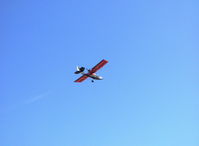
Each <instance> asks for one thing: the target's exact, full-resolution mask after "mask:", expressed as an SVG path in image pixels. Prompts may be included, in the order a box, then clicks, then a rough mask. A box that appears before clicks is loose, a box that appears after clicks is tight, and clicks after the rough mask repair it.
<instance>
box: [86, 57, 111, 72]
mask: <svg viewBox="0 0 199 146" xmlns="http://www.w3.org/2000/svg"><path fill="white" fill-rule="evenodd" d="M107 63H108V61H107V60H105V59H103V60H102V61H101V62H100V63H98V64H97V65H96V66H94V67H93V68H92V69H91V71H90V73H91V74H92V73H95V72H96V71H98V70H99V69H100V68H102V67H103V66H104V65H105V64H107Z"/></svg>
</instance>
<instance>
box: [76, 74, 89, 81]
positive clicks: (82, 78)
mask: <svg viewBox="0 0 199 146" xmlns="http://www.w3.org/2000/svg"><path fill="white" fill-rule="evenodd" d="M87 78H88V76H86V75H83V76H81V77H80V78H78V79H77V80H75V81H74V82H79V83H80V82H83V81H84V80H86V79H87Z"/></svg>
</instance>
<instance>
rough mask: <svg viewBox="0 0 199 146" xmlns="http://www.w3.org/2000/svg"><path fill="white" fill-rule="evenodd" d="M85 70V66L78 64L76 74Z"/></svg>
mask: <svg viewBox="0 0 199 146" xmlns="http://www.w3.org/2000/svg"><path fill="white" fill-rule="evenodd" d="M84 70H85V67H79V66H77V69H76V72H75V74H79V73H83V72H84Z"/></svg>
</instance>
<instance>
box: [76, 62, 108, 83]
mask: <svg viewBox="0 0 199 146" xmlns="http://www.w3.org/2000/svg"><path fill="white" fill-rule="evenodd" d="M107 63H108V61H107V60H105V59H103V60H102V61H100V62H99V63H98V64H97V65H96V66H94V67H93V68H92V69H91V70H90V69H87V70H88V73H85V72H84V70H85V67H78V66H77V71H76V72H74V73H75V74H82V76H81V77H80V78H78V79H77V80H75V81H74V82H77V83H80V82H83V81H84V80H86V79H87V78H88V77H90V78H92V79H94V80H102V79H103V77H101V76H98V75H96V74H95V72H97V71H98V70H99V69H101V68H102V67H103V66H104V65H105V64H107ZM94 80H91V82H94Z"/></svg>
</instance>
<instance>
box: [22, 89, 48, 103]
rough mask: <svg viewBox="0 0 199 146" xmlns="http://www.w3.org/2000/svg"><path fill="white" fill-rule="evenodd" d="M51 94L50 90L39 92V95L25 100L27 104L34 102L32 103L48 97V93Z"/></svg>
mask: <svg viewBox="0 0 199 146" xmlns="http://www.w3.org/2000/svg"><path fill="white" fill-rule="evenodd" d="M49 94H50V92H49V91H48V92H45V93H42V94H39V95H37V96H34V97H32V98H30V99H28V100H26V101H25V104H32V103H35V102H37V101H39V100H41V99H43V98H45V97H46V96H47V95H49Z"/></svg>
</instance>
